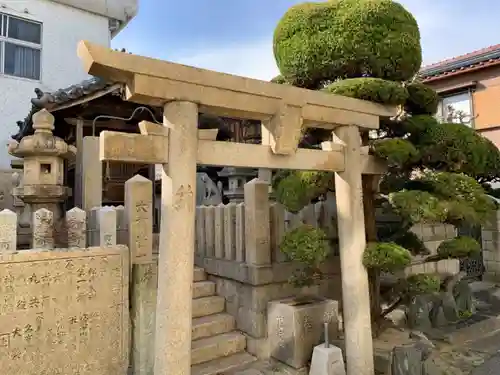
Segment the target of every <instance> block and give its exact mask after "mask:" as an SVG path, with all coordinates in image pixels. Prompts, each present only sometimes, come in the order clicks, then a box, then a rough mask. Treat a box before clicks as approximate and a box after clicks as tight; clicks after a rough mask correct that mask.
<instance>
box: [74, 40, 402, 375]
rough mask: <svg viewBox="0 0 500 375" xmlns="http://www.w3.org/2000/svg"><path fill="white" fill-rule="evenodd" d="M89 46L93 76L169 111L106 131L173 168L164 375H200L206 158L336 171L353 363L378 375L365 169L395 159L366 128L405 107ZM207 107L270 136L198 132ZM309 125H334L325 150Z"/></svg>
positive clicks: (120, 149)
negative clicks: (375, 153)
mask: <svg viewBox="0 0 500 375" xmlns="http://www.w3.org/2000/svg"><path fill="white" fill-rule="evenodd" d="M78 54H79V56H80V58H81V60H82V61H83V63H84V66H85V69H86V70H87V72H88V73H89V74H92V75H95V76H99V77H102V78H108V79H112V80H114V81H118V82H123V83H124V84H125V85H126V90H125V98H126V100H129V101H132V102H136V103H140V104H145V105H151V106H161V107H163V108H164V126H163V127H162V126H159V125H157V124H153V123H148V122H143V123H141V124H140V131H141V134H125V133H117V132H108V131H105V132H102V133H101V135H100V158H101V160H103V161H120V162H130V163H145V164H160V165H162V169H163V172H162V190H161V214H162V218H163V220H162V221H161V231H160V249H161V251H160V254H159V265H158V267H159V270H158V273H159V275H160V277H159V282H158V300H157V313H156V316H157V318H156V319H157V320H156V339H155V366H154V368H155V371H154V372H155V375H167V374H168V375H188V374H190V366H191V363H190V362H191V323H192V322H191V320H192V314H191V311H192V309H191V308H192V307H191V301H192V298H191V297H192V283H193V267H194V253H195V249H194V246H195V242H194V241H195V194H194V192H195V189H196V165H197V164H205V165H218V166H233V167H249V168H264V169H300V170H321V171H333V172H336V173H335V189H336V199H337V211H338V228H339V245H340V259H341V270H342V289H343V291H344V293H342V295H343V311H344V329H345V341H346V342H345V347H346V357H347V372H348V374H349V375H373V373H374V366H373V345H372V334H371V322H370V306H369V292H368V277H367V272H366V269H365V268H364V266H363V264H362V255H363V251H364V249H365V245H366V243H365V226H364V217H363V207H362V189H361V175H362V174H381V173H383V171H384V166H383V165H382V166H381V165H380V164H379V163H378V162H377V160H375V159H374V158H373V157H372V156H369V155H368V153H367V151H366V149H363V148H362V147H361V140H360V128H362V129H363V130H370V129H376V128H378V126H379V117H380V116H384V117H389V116H394V115H395V114H396V108H392V107H385V106H382V105H378V104H374V103H371V102H366V101H361V100H357V99H352V98H347V97H343V96H337V95H332V94H328V93H324V92H319V91H311V90H305V89H300V88H296V87H292V86H288V85H278V84H274V83H268V82H263V81H258V80H253V79H248V78H243V77H238V76H232V75H228V74H222V73H217V72H213V71H209V70H203V69H197V68H193V67H188V66H183V65H179V64H174V63H170V62H166V61H161V60H155V59H151V58H146V57H141V56H136V55H131V54H126V53H121V52H116V51H112V50H110V49H107V48H104V47H101V46H97V45H94V44H91V43H88V42H81V43H80V45H79V47H78ZM198 112H203V113H210V114H214V115H219V116H226V117H235V118H245V119H257V120H261V121H262V124H263V128H265V129H266V130H267V132H266V133H267V134H264V136H263V143H264V144H260V145H256V144H240V143H229V142H220V141H215V137H214V133H213V132H210V131H208V132H207V131H203V130H198V129H197V125H198ZM304 127H318V128H325V129H331V130H332V132H334V135H333V137H332V141H331V142H325V143H324V144H323V145H322V146H323V150H307V149H299V148H298V142H299V139H300V135H301V129H302V128H304ZM252 251H254V254H253V255H252V256H253V257H255V260H256V263H259V264H265V263H266V262H270V256H269V255H268V254H266V253H260V250H259V249H252ZM346 291H347V293H346Z"/></svg>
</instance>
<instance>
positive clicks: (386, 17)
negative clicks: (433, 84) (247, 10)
mask: <svg viewBox="0 0 500 375" xmlns="http://www.w3.org/2000/svg"><path fill="white" fill-rule="evenodd" d="M274 56H275V59H276V63H277V65H278V68H279V70H280V72H281V74H282V75H283V76H284V77H285V78H286V80H287V81H288V82H289V83H291V84H293V85H295V86H302V87H308V88H318V87H320V86H321V84H322V83H323V82H325V81H333V80H336V79H339V78H357V77H363V76H369V77H374V78H382V79H387V80H394V81H405V80H409V79H410V78H412V77H413V76H414V75H415V74H416V73H417V72H418V70H419V68H420V66H421V63H422V49H421V45H420V31H419V28H418V25H417V22H416V20H415V18H414V17H413V16H412V14H411V13H409V12H408V11H407V10H406V9H405V8H404V7H403V6H402V5H401V4H399V3H397V2H395V1H392V0H372V1H366V0H331V1H328V2H320V3H319V2H318V3H304V4H300V5H296V6H294V7H292V8H290V9H289V10H288V11H287V12H286V13H285V15H284V16H283V17H282V18H281V20H280V22H279V23H278V25H277V27H276V29H275V32H274Z"/></svg>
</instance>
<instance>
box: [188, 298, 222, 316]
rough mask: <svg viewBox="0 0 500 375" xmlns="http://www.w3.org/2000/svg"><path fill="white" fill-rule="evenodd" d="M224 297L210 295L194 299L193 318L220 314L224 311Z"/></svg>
mask: <svg viewBox="0 0 500 375" xmlns="http://www.w3.org/2000/svg"><path fill="white" fill-rule="evenodd" d="M224 308H225V301H224V297H219V296H209V297H201V298H195V299H193V318H200V317H202V316H207V315H213V314H218V313H221V312H223V311H224Z"/></svg>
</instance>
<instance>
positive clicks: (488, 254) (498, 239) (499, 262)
mask: <svg viewBox="0 0 500 375" xmlns="http://www.w3.org/2000/svg"><path fill="white" fill-rule="evenodd" d="M481 237H482V242H483V243H482V245H483V263H484V268H485V273H484V276H483V279H484V280H486V281H495V282H498V281H500V211H497V212H496V213H495V214H494V215H493V216H492V217H491V219H490V221H489V222H488V223H487V224H486V225H484V226H483V228H482V231H481Z"/></svg>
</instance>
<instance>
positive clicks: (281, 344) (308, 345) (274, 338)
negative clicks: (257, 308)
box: [268, 298, 338, 369]
mask: <svg viewBox="0 0 500 375" xmlns="http://www.w3.org/2000/svg"><path fill="white" fill-rule="evenodd" d="M325 321H328V322H329V323H330V324H329V330H330V335H329V337H331V338H332V339H334V338H337V336H338V324H337V321H338V302H337V301H333V300H325V299H319V298H310V299H307V300H306V299H303V300H298V299H287V300H282V301H276V302H270V303H269V308H268V322H269V324H268V337H269V343H270V352H271V355H272V356H273V357H274V358H276V359H278V360H280V361H282V362H284V363H286V364H287V365H289V366H292V367H294V368H296V369H299V368H302V367H303V366H305V365H306V363H307V362H308V361H309V359H310V358H311V355H312V351H313V348H314V346H316V345H318V344H319V343H320V342H321V338H322V336H323V329H324V328H323V327H324V322H325Z"/></svg>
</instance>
